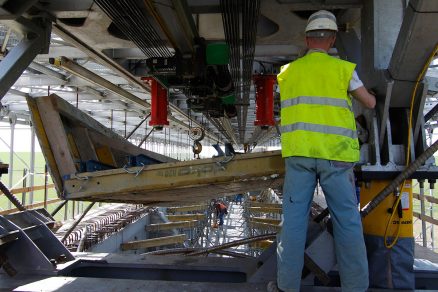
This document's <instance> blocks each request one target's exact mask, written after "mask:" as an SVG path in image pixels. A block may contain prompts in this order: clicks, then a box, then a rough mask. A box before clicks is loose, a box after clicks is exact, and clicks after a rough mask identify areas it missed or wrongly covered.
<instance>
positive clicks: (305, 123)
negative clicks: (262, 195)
mask: <svg viewBox="0 0 438 292" xmlns="http://www.w3.org/2000/svg"><path fill="white" fill-rule="evenodd" d="M337 30H338V27H337V25H336V18H335V16H334V15H333V14H332V13H331V12H328V11H324V10H321V11H318V12H316V13H314V14H312V15H311V16H310V17H309V19H308V22H307V27H306V30H305V32H306V45H307V48H308V52H307V54H306V55H305V56H303V57H301V58H299V59H297V60H296V61H294V62H291V63H289V64H287V65H285V66H283V67H282V69H281V72H280V73H279V74H278V76H277V80H278V84H279V87H280V96H281V144H282V155H283V157H285V168H286V177H285V182H284V188H283V216H284V217H283V226H282V230H281V234H280V236H279V242H278V246H277V257H278V275H277V286H278V288H279V289H280V290H283V291H299V289H300V281H301V272H302V269H303V262H304V247H305V242H306V231H307V222H308V216H309V209H310V205H311V202H312V199H313V193H314V190H315V187H316V185H317V182H318V181H319V183H320V185H321V187H322V189H323V191H324V194H325V197H326V201H327V205H328V207H329V210H330V214H331V218H332V222H333V229H334V231H333V234H334V240H335V251H336V259H337V263H338V267H339V273H340V278H341V285H342V290H343V291H365V290H366V289H367V288H368V263H367V256H366V250H365V244H364V238H363V233H362V223H361V217H360V214H359V211H358V208H357V198H356V194H355V185H354V175H353V171H352V168H353V164H354V163H355V162H357V161H358V160H359V143H358V140H357V133H356V126H355V119H354V114H353V111H352V100H351V97H350V96H349V94H348V93H350V94H351V95H352V96H353V97H354V98H355V99H357V100H358V101H359V102H360V103H361V104H363V105H364V106H365V107H367V108H373V107H374V106H375V103H376V100H375V97H374V96H373V95H371V94H370V93H369V92H368V91H367V90H366V89H365V87H364V86H363V83H362V82H361V81H360V79H359V77H358V76H357V73H356V72H355V66H356V65H355V64H353V63H350V62H346V61H343V60H340V59H337V58H334V57H331V56H329V55H328V54H327V52H328V50H329V49H330V48H331V47H332V46H333V45H334V43H335V39H336V32H337Z"/></svg>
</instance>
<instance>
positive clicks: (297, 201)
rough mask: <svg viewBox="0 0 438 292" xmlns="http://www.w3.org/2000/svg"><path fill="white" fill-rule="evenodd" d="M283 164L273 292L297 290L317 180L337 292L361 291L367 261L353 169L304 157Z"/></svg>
mask: <svg viewBox="0 0 438 292" xmlns="http://www.w3.org/2000/svg"><path fill="white" fill-rule="evenodd" d="M285 163H286V177H285V182H284V187H283V216H284V217H283V219H284V220H283V227H282V230H281V234H280V236H279V243H278V246H277V265H278V275H277V278H278V279H277V280H278V287H279V288H280V289H282V290H284V291H299V289H300V282H301V272H302V269H303V263H304V246H305V242H306V232H307V222H308V218H309V210H310V205H311V202H312V199H313V193H314V191H315V187H316V183H317V181H318V180H319V183H320V185H321V187H322V189H323V191H324V194H325V198H326V201H327V205H328V207H329V210H330V215H331V218H332V222H333V233H334V240H335V251H336V259H337V262H338V268H339V274H340V277H341V285H342V291H354V292H356V291H357V292H360V291H365V290H366V289H367V288H368V261H367V255H366V249H365V243H364V238H363V231H362V221H361V217H360V214H359V211H358V208H357V198H356V194H355V186H354V175H353V171H352V168H353V164H352V163H346V162H339V161H329V160H324V159H315V158H306V157H288V158H286V160H285Z"/></svg>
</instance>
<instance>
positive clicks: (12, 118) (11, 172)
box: [8, 114, 17, 209]
mask: <svg viewBox="0 0 438 292" xmlns="http://www.w3.org/2000/svg"><path fill="white" fill-rule="evenodd" d="M16 122H17V117H16V116H15V114H9V124H10V129H11V140H10V142H9V170H8V171H9V184H8V187H9V189H12V186H13V184H14V182H13V181H14V141H15V124H16ZM10 208H12V204H11V202H10V201H8V209H10Z"/></svg>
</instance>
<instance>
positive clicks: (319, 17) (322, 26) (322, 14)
mask: <svg viewBox="0 0 438 292" xmlns="http://www.w3.org/2000/svg"><path fill="white" fill-rule="evenodd" d="M312 30H333V31H338V26H337V25H336V17H335V16H334V15H333V13H331V12H330V11H327V10H320V11H318V12H315V13H313V14H312V15H310V17H309V19H308V20H307V26H306V32H308V31H312Z"/></svg>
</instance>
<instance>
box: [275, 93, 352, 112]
mask: <svg viewBox="0 0 438 292" xmlns="http://www.w3.org/2000/svg"><path fill="white" fill-rule="evenodd" d="M297 104H317V105H331V106H338V107H343V108H347V109H349V110H351V106H350V105H349V104H348V102H347V101H346V100H345V99H339V98H332V97H322V96H298V97H295V98H289V99H286V100H283V101H281V108H282V109H284V108H286V107H289V106H294V105H297Z"/></svg>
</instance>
